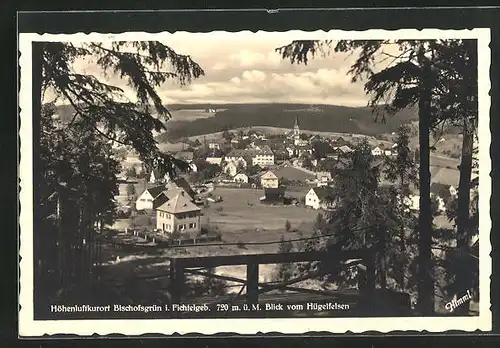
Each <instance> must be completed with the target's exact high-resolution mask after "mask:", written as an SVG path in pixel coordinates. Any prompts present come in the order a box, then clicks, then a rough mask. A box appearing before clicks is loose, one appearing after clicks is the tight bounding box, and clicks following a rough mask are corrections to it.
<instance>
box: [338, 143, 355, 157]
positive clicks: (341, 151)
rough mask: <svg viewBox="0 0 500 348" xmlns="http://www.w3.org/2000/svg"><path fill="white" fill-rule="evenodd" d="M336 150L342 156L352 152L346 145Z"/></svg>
mask: <svg viewBox="0 0 500 348" xmlns="http://www.w3.org/2000/svg"><path fill="white" fill-rule="evenodd" d="M337 150H338V152H339V153H341V154H344V155H345V154H348V153H350V152H353V151H354V150H353V149H351V148H350V147H349V146H347V145H342V146H340V147H338V148H337Z"/></svg>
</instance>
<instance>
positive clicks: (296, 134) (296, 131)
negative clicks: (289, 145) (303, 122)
mask: <svg viewBox="0 0 500 348" xmlns="http://www.w3.org/2000/svg"><path fill="white" fill-rule="evenodd" d="M293 140H294V144H295V145H298V143H299V141H300V128H299V118H298V117H295V125H294V126H293Z"/></svg>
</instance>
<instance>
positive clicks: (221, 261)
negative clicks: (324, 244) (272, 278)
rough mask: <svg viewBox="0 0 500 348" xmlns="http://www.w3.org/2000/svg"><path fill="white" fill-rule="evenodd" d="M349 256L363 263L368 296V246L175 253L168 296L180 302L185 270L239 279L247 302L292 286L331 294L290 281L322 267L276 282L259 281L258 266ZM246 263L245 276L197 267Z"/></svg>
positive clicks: (371, 268)
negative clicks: (219, 253)
mask: <svg viewBox="0 0 500 348" xmlns="http://www.w3.org/2000/svg"><path fill="white" fill-rule="evenodd" d="M348 260H358V261H357V262H358V263H359V264H362V265H363V266H364V267H362V269H363V270H364V271H362V272H361V274H362V278H363V280H362V281H360V284H359V291H360V295H361V296H364V297H365V298H369V297H370V296H371V294H373V293H374V291H375V262H374V260H375V258H374V253H373V252H372V251H370V250H352V251H337V252H332V251H310V252H290V253H277V254H247V255H227V256H205V257H177V258H172V259H171V261H170V279H171V290H170V291H171V292H170V293H171V296H172V302H173V303H180V302H181V301H182V300H183V297H184V295H185V293H186V274H193V275H201V276H205V277H212V278H215V279H221V280H225V281H229V282H235V283H240V284H242V286H245V287H246V289H247V291H246V295H240V296H246V301H247V302H248V303H249V304H256V303H258V301H259V295H260V294H263V293H266V292H269V291H272V290H292V291H296V292H304V293H313V292H314V293H316V294H323V295H325V296H331V292H327V291H320V290H311V289H303V288H299V287H293V286H292V285H293V284H296V283H300V282H302V281H304V280H307V279H311V278H314V277H317V276H319V275H321V274H320V272H326V273H327V272H328V270H325V269H322V271H317V272H311V273H309V274H308V275H304V276H298V277H296V278H293V279H289V280H287V281H283V282H280V283H278V284H270V283H260V282H259V266H260V265H264V264H280V263H294V262H307V261H328V263H329V264H337V265H339V264H342V263H343V262H345V261H348ZM238 265H246V269H247V271H246V279H239V278H234V277H228V276H222V275H217V274H213V273H209V272H206V271H203V270H200V269H212V268H215V267H219V266H238Z"/></svg>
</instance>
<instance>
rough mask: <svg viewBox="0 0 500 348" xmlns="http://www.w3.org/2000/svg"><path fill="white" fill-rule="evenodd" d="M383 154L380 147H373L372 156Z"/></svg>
mask: <svg viewBox="0 0 500 348" xmlns="http://www.w3.org/2000/svg"><path fill="white" fill-rule="evenodd" d="M383 154H384V150H383V149H381V148H380V146H375V147H374V148H373V149H372V156H382V155H383Z"/></svg>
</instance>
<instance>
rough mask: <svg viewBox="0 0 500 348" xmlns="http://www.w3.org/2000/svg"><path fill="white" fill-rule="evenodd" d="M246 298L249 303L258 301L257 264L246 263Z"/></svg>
mask: <svg viewBox="0 0 500 348" xmlns="http://www.w3.org/2000/svg"><path fill="white" fill-rule="evenodd" d="M247 300H248V302H249V303H250V304H257V303H259V264H258V263H248V264H247Z"/></svg>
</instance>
